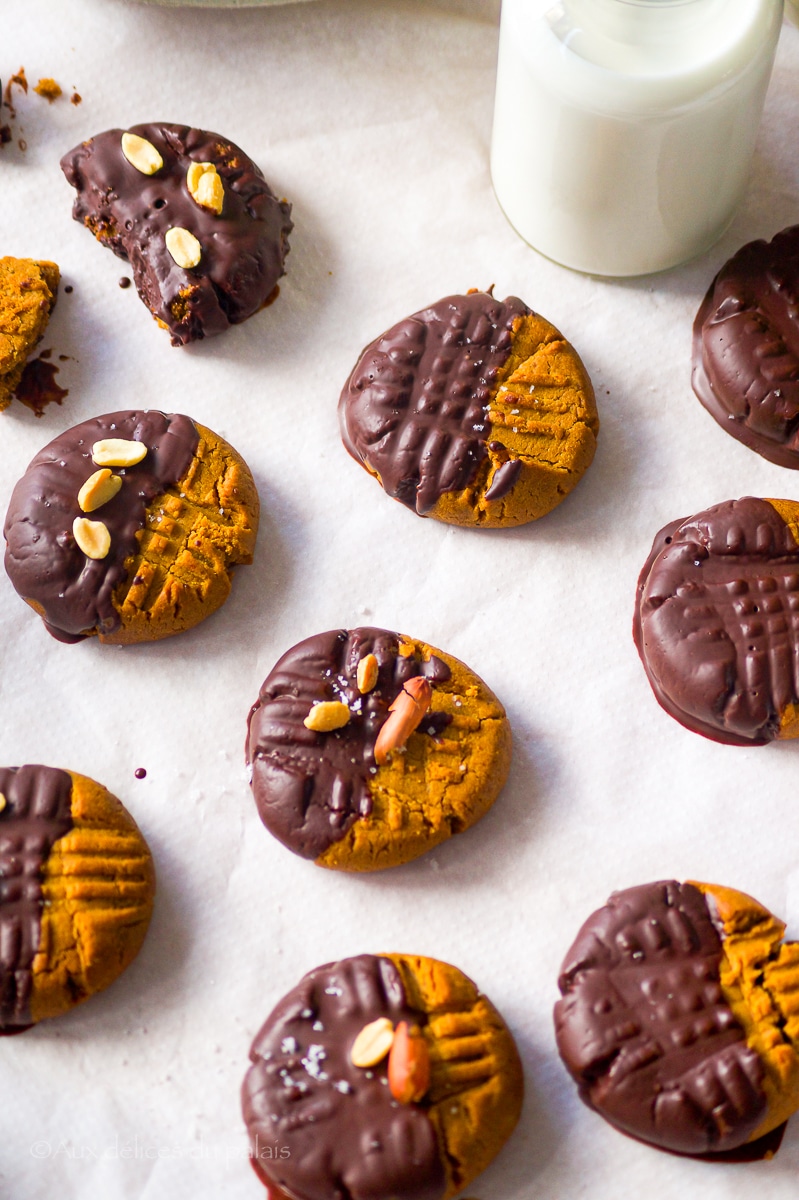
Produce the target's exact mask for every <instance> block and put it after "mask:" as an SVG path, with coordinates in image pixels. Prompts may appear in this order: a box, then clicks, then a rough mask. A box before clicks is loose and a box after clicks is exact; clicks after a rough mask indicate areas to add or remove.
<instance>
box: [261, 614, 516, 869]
mask: <svg viewBox="0 0 799 1200" xmlns="http://www.w3.org/2000/svg"><path fill="white" fill-rule="evenodd" d="M510 756H511V733H510V726H509V724H508V721H507V718H506V716H505V710H504V709H503V707H502V705H501V704H500V703H499V701H498V700H497V698H496V697H495V696H494V695H493V693H492V692H491V691H489V689H488V688H487V687H486V685H485V684H484V683H483V682H482V680H481V679H479V678H478V677H477V676H476V675H474V674H473V673H472V672H471V671H470V670H469V669H468V667H465V666H464V665H463V663H461V662H458V660H457V659H456V658H452V657H451V656H450V655H447V654H443V653H441V651H439V650H434V649H433V648H432V647H431V646H428V645H427V643H426V642H420V641H415V640H413V639H411V638H406V637H404V636H402V635H400V634H396V633H390V632H388V631H387V630H385V629H372V628H361V629H352V630H346V629H334V630H331V631H330V632H328V633H321V634H318V635H316V636H315V637H310V638H307V639H306V640H305V641H303V642H300V643H299V645H297V646H294V647H293V648H292V649H291V650H289V651H288V653H286V654H284V655H283V657H282V658H281V659H280V661H279V662H278V663H277V665H276V666H275V667H274V669H273V670H272V671H271V672H270V674H269V675H268V676H267V678H266V680H265V682H264V684H263V686H262V687H261V691H260V694H259V697H258V700H257V701H256V703H255V705H254V706H253V708H252V710H251V712H250V716H249V723H248V732H247V762H248V764H249V765H250V768H251V771H252V789H253V794H254V796H255V802H256V805H257V807H258V812H259V814H260V816H261V820H262V821H263V823H264V825H266V827H267V829H268V830H269V831H270V833H272V834H274V836H275V837H276V838H277V839H278V840H279V841H281V842H282V843H283V845H284V846H287V847H288V848H289V850H293V851H294V853H295V854H299V855H301V856H302V857H303V858H310V859H313V860H314V861H315V862H317V863H318V864H319V865H320V866H323V867H335V868H340V869H342V870H347V871H374V870H380V869H381V868H383V867H393V866H397V865H398V864H400V863H404V862H408V861H410V860H411V859H413V858H416V857H418V856H419V855H420V854H424V853H425V851H427V850H431V849H432V848H433V847H434V846H437V845H438V844H439V843H440V842H442V841H444V840H445V839H446V838H448V837H450V836H451V835H452V834H454V833H459V832H461V831H462V830H464V829H468V828H469V827H470V826H471V825H473V824H474V823H475V822H476V821H478V820H479V819H480V817H482V816H483V815H484V813H486V812H487V810H488V809H489V808H490V806H491V805H492V804H493V802H494V800H495V799H496V797H497V796H498V794H499V792H500V790H501V788H502V786H503V784H504V782H505V779H506V777H507V774H508V768H509V765H510Z"/></svg>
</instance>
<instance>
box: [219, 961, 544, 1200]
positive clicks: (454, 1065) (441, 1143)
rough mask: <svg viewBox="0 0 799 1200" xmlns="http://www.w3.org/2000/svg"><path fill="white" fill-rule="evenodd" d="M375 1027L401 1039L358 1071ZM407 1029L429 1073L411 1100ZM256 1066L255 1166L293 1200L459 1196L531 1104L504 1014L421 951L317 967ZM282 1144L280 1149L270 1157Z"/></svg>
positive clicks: (267, 1031) (268, 1036) (270, 1033)
mask: <svg viewBox="0 0 799 1200" xmlns="http://www.w3.org/2000/svg"><path fill="white" fill-rule="evenodd" d="M376 1021H382V1022H383V1023H386V1024H387V1025H388V1026H389V1028H390V1030H391V1031H392V1033H391V1034H390V1038H389V1042H390V1045H386V1046H385V1048H384V1053H383V1055H382V1056H380V1057H376V1061H374V1062H370V1063H369V1065H367V1066H358V1065H356V1063H355V1062H354V1061H353V1060H354V1059H356V1058H358V1054H357V1051H356V1049H355V1043H356V1039H357V1038H358V1035H359V1034H360V1033H361V1032H362V1030H364V1029H365V1028H366V1027H368V1026H370V1025H372V1024H373V1023H374V1022H376ZM403 1022H404V1023H406V1025H408V1026H410V1027H411V1029H412V1030H413V1034H414V1037H415V1038H417V1039H418V1042H417V1053H418V1054H419V1056H420V1057H423V1058H424V1059H425V1060H426V1061H427V1064H428V1069H427V1071H426V1074H425V1078H424V1081H423V1083H422V1085H421V1087H420V1093H421V1094H418V1093H417V1095H416V1097H415V1098H414V1099H413V1100H404V1101H400V1100H397V1099H396V1098H395V1096H396V1094H397V1092H396V1078H397V1074H398V1073H399V1074H400V1075H401V1073H402V1062H403V1061H405V1060H404V1058H403V1054H401V1053H399V1052H398V1051H396V1050H395V1046H394V1042H395V1041H396V1040H397V1039H398V1037H399V1034H400V1029H399V1027H400V1025H401V1024H402V1023H403ZM378 1054H380V1052H379V1051H378ZM372 1057H375V1056H374V1055H373V1056H372ZM250 1058H251V1061H252V1064H253V1065H252V1066H251V1068H250V1070H249V1072H248V1074H247V1077H246V1078H245V1081H244V1086H243V1089H242V1103H243V1108H244V1117H245V1121H246V1124H247V1127H248V1131H249V1134H250V1142H251V1147H252V1162H253V1165H254V1167H255V1170H256V1173H257V1174H258V1175H259V1178H261V1179H262V1181H263V1182H264V1183H266V1184H267V1186H270V1185H271V1187H272V1188H273V1189H275V1190H276V1194H278V1195H280V1194H281V1191H280V1189H286V1193H287V1194H288V1195H290V1196H291V1197H292V1198H296V1200H329V1197H330V1196H332V1195H338V1194H341V1195H346V1196H348V1197H351V1200H367V1198H368V1200H449V1198H450V1197H452V1196H454V1195H456V1194H457V1193H459V1192H460V1191H462V1189H463V1188H464V1187H466V1186H468V1184H469V1183H470V1182H471V1181H472V1180H473V1179H474V1178H475V1177H476V1176H477V1175H478V1174H479V1173H480V1172H481V1171H483V1170H484V1169H485V1167H486V1166H487V1165H488V1163H489V1162H490V1161H491V1160H492V1159H493V1158H494V1157H495V1155H496V1154H497V1153H498V1152H499V1150H500V1149H501V1147H502V1146H503V1144H504V1143H505V1141H506V1140H507V1138H508V1137H509V1136H510V1134H511V1133H512V1131H513V1129H514V1127H515V1125H516V1122H517V1120H518V1117H519V1113H520V1109H521V1103H522V1094H523V1079H522V1070H521V1064H520V1061H519V1056H518V1053H517V1051H516V1047H515V1044H514V1042H513V1038H512V1037H511V1035H510V1033H509V1031H508V1029H507V1026H506V1025H505V1023H504V1021H503V1020H502V1018H501V1016H500V1015H499V1013H498V1012H497V1011H496V1009H495V1008H494V1007H493V1005H492V1004H491V1002H490V1001H489V1000H488V999H486V997H485V996H483V995H482V994H481V993H480V992H479V991H478V989H477V988H476V987H475V985H474V984H473V983H472V981H471V980H470V979H468V978H467V977H466V976H465V975H464V974H463V973H462V972H461V971H459V970H458V969H457V968H456V967H452V966H450V965H449V964H447V963H442V962H439V961H437V960H435V959H431V958H424V957H421V956H416V955H407V954H385V955H369V954H364V955H360V956H358V957H357V958H349V959H344V960H342V961H340V962H337V963H330V964H328V965H327V966H324V967H319V968H317V969H316V970H315V971H311V972H310V973H309V974H308V975H306V976H305V977H304V978H303V979H302V980H301V981H300V983H299V984H298V986H297V987H296V988H294V989H293V990H292V991H291V992H289V994H288V995H287V996H285V997H284V999H283V1000H282V1001H281V1002H280V1004H278V1006H277V1008H276V1009H275V1010H274V1012H273V1013H272V1015H271V1016H270V1017H269V1018H268V1020H267V1021H266V1023H265V1024H264V1026H263V1028H262V1029H261V1031H260V1032H259V1034H258V1036H257V1037H256V1038H255V1041H254V1042H253V1046H252V1050H251V1052H250ZM358 1061H361V1060H360V1059H359V1060H358ZM398 1061H400V1066H399V1067H398V1066H397V1062H398ZM274 1145H278V1146H279V1147H280V1151H282V1153H280V1152H278V1154H276V1155H274V1156H272V1155H271V1153H270V1154H269V1155H267V1154H266V1153H263V1152H259V1149H260V1148H263V1147H266V1148H267V1149H268V1150H271V1147H272V1146H274Z"/></svg>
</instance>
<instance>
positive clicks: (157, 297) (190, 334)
mask: <svg viewBox="0 0 799 1200" xmlns="http://www.w3.org/2000/svg"><path fill="white" fill-rule="evenodd" d="M123 135H126V136H130V135H133V137H134V138H140V139H144V140H145V142H146V143H148V144H149V146H150V147H152V148H154V150H155V152H156V153H157V155H158V156H160V159H161V166H160V167H156V166H155V164H156V163H157V161H158V160H157V159H155V160H154V161H153V162H152V163H151V164H150V165H149V166H148V165H147V164H146V163H145V164H144V169H143V168H142V167H141V166H140V167H137V166H136V165H134V163H132V162H131V161H130V160H129V158H128V157H127V156H126V155H125V153H123V145H122V141H123ZM193 165H198V166H202V167H205V168H208V167H210V168H212V170H213V172H214V173H215V174H216V175H217V177H218V179H219V181H220V182H219V184H218V185H217V186H218V187H219V188H221V191H220V192H219V193H218V196H219V204H220V205H221V207H220V208H219V210H218V211H217V210H216V209H215V208H214V207H213V201H210V202H209V201H207V200H206V202H201V201H202V200H203V199H205V197H204V196H203V194H202V193H201V192H199V191H196V189H195V193H194V194H193V193H192V191H191V188H190V175H189V172H190V170H191V168H192V166H193ZM153 168H154V169H153ZM61 169H62V170H63V172H64V174H65V175H66V177H67V180H68V181H69V183H70V184H72V186H73V187H74V188H75V189H76V191H77V197H76V199H75V204H74V206H73V209H72V215H73V217H74V218H75V220H76V221H81V222H83V224H85V225H86V226H87V227H88V228H89V229H90V230H91V231H92V233H94V235H95V237H97V238H98V239H99V241H101V242H103V243H104V244H105V245H107V246H109V247H110V248H111V249H112V250H113V251H114V253H115V254H117V255H119V257H120V258H123V259H125V260H126V261H129V262H130V265H131V267H132V270H133V281H134V283H135V285H136V288H137V290H138V292H139V295H140V296H141V298H142V300H143V301H144V303H145V304H146V305H147V307H148V308H149V309H150V311H151V312H152V314H153V316H155V318H156V319H157V320H158V321H160V322H161V323H162V324H163V325H165V326H166V327H167V328H168V329H169V332H170V334H171V335H172V344H173V345H175V346H178V345H183V344H186V343H187V342H192V341H196V340H198V339H200V338H204V337H211V336H212V335H214V334H217V333H221V332H222V331H223V330H225V329H227V328H228V326H230V325H236V324H238V323H240V322H241V321H245V320H246V319H247V318H248V317H250V316H252V315H253V313H256V312H257V311H258V310H259V309H260V308H262V307H263V306H264V305H265V304H266V303H267V302H268V300H269V297H270V294H271V293H272V291H273V289H274V287H275V285H276V284H277V281H278V279H279V278H280V277H281V275H282V274H283V264H284V262H285V258H286V255H287V253H288V235H289V233H290V232H291V230H292V223H291V219H290V216H289V214H290V212H291V206H290V205H289V204H287V203H286V201H285V200H278V198H277V197H276V196H275V194H274V192H273V191H272V190H271V188H270V187H269V185H268V184H267V183H266V181H265V179H264V177H263V175H262V174H261V171H260V169H259V168H258V167H257V166H256V164H255V163H254V162H253V161H252V160H251V159H250V158H248V156H247V155H246V154H245V153H244V151H243V150H241V149H240V148H239V147H238V146H236V145H234V144H233V143H232V142H229V141H228V140H227V139H226V138H222V137H220V136H219V135H218V134H215V133H208V132H206V131H204V130H201V129H191V128H189V126H187V125H170V124H166V123H164V122H155V123H153V124H149V125H135V126H133V127H132V128H131V129H130V130H129V131H127V134H126V131H124V130H122V129H109V130H108V131H107V132H105V133H101V134H98V135H97V136H96V137H93V138H90V139H89V140H88V141H86V142H83V143H82V144H81V145H80V146H77V147H76V148H75V149H74V150H71V151H70V152H69V154H66V155H65V156H64V158H63V159H62V160H61ZM192 182H193V181H192ZM196 196H200V197H201V200H199V201H198V199H196V198H195V197H196ZM176 229H177V230H179V231H183V232H188V234H189V235H190V237H191V239H194V240H196V242H197V244H198V246H199V254H200V257H199V260H198V261H197V262H196V263H193V265H190V266H187V265H185V264H184V265H181V263H180V261H178V259H176V258H175V257H174V255H173V254H172V253H171V251H170V249H169V245H168V235H169V234H170V231H173V230H176ZM192 244H193V243H192ZM178 257H180V256H178Z"/></svg>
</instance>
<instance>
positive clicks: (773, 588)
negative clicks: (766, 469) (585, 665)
mask: <svg viewBox="0 0 799 1200" xmlns="http://www.w3.org/2000/svg"><path fill="white" fill-rule="evenodd" d="M633 636H634V638H635V643H636V646H637V647H638V653H639V654H640V655H641V661H642V662H643V664H644V669H645V670H646V673H647V676H648V678H649V682H650V683H651V685H652V689H653V691H654V693H655V695H656V697H657V699H658V700H659V701H660V703H661V705H662V706H663V708H665V710H666V712H668V713H670V714H671V715H672V716H673V717H675V718H676V719H677V720H678V721H680V722H681V724H683V725H685V726H686V727H687V728H688V729H692V730H694V732H696V733H701V734H704V736H705V737H709V738H713V739H714V741H717V742H726V743H728V744H730V745H735V746H749V745H757V746H760V745H763V744H764V743H766V742H770V741H772V740H773V739H774V738H775V737H777V735H778V733H779V727H780V715H781V714H782V712H783V711H784V709H785V708H786V707H787V706H788V705H789V704H795V703H796V702H797V693H798V692H799V680H798V679H797V671H798V670H799V668H798V667H797V662H796V654H797V649H799V547H798V546H797V545H796V542H795V541H794V538H793V535H792V534H791V531H790V529H789V528H788V526H787V525H786V524H785V522H784V521H783V519H782V517H781V516H780V515H779V513H778V512H777V511H776V510H775V509H774V508H773V507H772V506H771V505H770V504H769V503H768V502H767V501H765V500H758V499H755V498H754V497H751V496H749V497H746V498H744V499H743V500H728V501H725V502H724V503H723V504H716V505H714V507H713V508H709V509H707V511H706V512H703V513H698V514H697V515H696V516H694V517H688V518H686V519H684V520H682V521H674V522H672V523H671V524H670V525H667V526H666V527H665V529H662V530H661V531H660V533H659V534H658V535H657V537H656V538H655V542H654V545H653V547H652V551H651V553H650V555H649V558H648V559H647V561H646V564H645V565H644V568H643V570H642V571H641V575H640V577H639V579H638V590H637V594H636V606H635V616H634V618H633Z"/></svg>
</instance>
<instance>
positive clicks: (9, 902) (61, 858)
mask: <svg viewBox="0 0 799 1200" xmlns="http://www.w3.org/2000/svg"><path fill="white" fill-rule="evenodd" d="M0 795H2V797H3V803H2V806H0V933H2V942H3V946H4V947H5V950H4V955H3V961H2V963H1V964H0V1029H2V1030H3V1031H4V1032H6V1033H11V1032H15V1031H19V1030H22V1029H25V1028H27V1027H28V1026H29V1025H31V1024H34V1023H35V1022H37V1021H40V1020H43V1019H44V1018H46V1017H55V1016H59V1015H61V1014H62V1013H65V1012H68V1011H69V1010H70V1009H71V1008H73V1007H74V1006H75V1005H76V1004H79V1003H80V1002H81V1001H83V1000H86V999H87V998H88V997H89V996H92V995H94V993H95V992H99V991H101V990H102V989H103V988H105V987H108V985H109V984H110V983H112V982H113V981H114V980H115V979H116V978H117V976H118V975H120V974H121V973H122V971H124V969H125V968H126V967H127V966H128V965H129V964H130V963H131V962H132V961H133V959H134V958H135V957H136V954H137V953H138V951H139V949H140V947H141V945H142V942H143V941H144V936H145V934H146V932H147V927H148V924H149V921H150V916H151V914H152V907H153V896H154V892H155V874H154V871H153V864H152V859H151V856H150V851H149V849H148V847H147V843H146V842H145V841H144V838H143V837H142V835H141V833H140V832H139V830H138V827H137V826H136V823H135V821H134V820H133V818H132V817H131V816H130V814H129V813H128V812H127V811H126V810H125V809H124V808H123V806H122V805H121V804H120V802H119V801H118V800H117V799H116V798H115V797H114V796H112V795H111V794H110V792H108V791H107V790H106V789H105V788H104V787H102V786H101V785H100V784H98V783H95V782H94V781H93V780H91V779H88V778H86V776H83V775H78V774H75V773H74V772H68V771H62V770H58V769H56V768H53V767H44V766H24V767H19V768H16V767H6V768H0Z"/></svg>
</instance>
